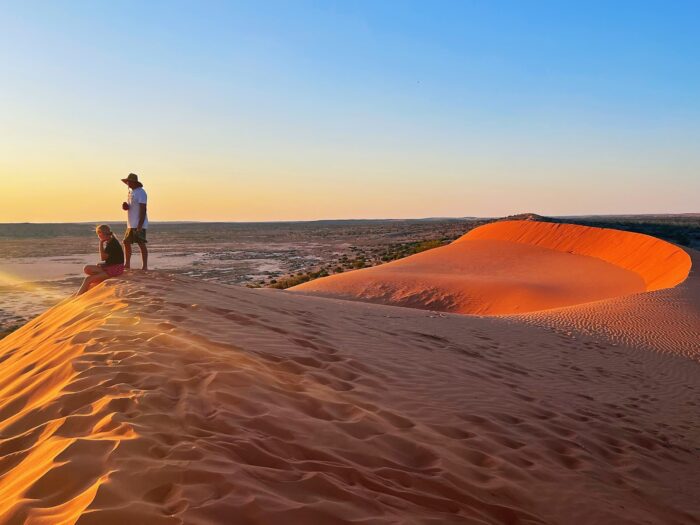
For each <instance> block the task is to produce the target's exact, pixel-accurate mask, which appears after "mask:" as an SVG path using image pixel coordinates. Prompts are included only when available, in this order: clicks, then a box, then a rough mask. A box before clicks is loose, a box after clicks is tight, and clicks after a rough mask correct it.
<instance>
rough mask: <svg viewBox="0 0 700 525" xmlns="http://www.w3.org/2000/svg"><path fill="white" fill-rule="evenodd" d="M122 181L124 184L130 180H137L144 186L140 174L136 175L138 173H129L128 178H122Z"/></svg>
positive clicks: (140, 185) (136, 181) (140, 186)
mask: <svg viewBox="0 0 700 525" xmlns="http://www.w3.org/2000/svg"><path fill="white" fill-rule="evenodd" d="M122 182H123V183H124V184H128V183H129V182H135V183H136V184H138V185H139V188H142V187H143V184H141V183H140V182H139V176H138V175H136V173H129V176H128V177H127V178H126V179H122Z"/></svg>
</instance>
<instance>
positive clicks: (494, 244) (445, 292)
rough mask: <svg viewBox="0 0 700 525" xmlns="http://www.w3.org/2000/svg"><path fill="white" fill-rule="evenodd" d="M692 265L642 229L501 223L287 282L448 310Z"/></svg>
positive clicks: (503, 303)
mask: <svg viewBox="0 0 700 525" xmlns="http://www.w3.org/2000/svg"><path fill="white" fill-rule="evenodd" d="M690 266H691V264H690V258H689V256H688V254H687V253H686V252H684V251H683V250H682V249H680V248H678V247H676V246H674V245H672V244H669V243H667V242H664V241H662V240H659V239H655V238H653V237H649V236H647V235H640V234H636V233H629V232H623V231H618V230H610V229H603V228H589V227H585V226H577V225H572V224H555V223H546V222H533V221H502V222H496V223H491V224H487V225H485V226H481V227H479V228H476V229H474V230H472V231H470V232H469V233H467V234H465V235H463V236H462V237H460V238H459V239H457V240H456V241H455V242H453V243H452V244H450V245H448V246H444V247H442V248H437V249H434V250H430V251H427V252H423V253H420V254H417V255H414V256H411V257H407V258H405V259H401V260H398V261H394V262H391V263H388V264H383V265H381V266H376V267H373V268H367V269H363V270H357V271H352V272H347V273H343V274H337V275H333V276H330V277H326V278H324V279H317V280H314V281H311V282H308V283H304V284H301V285H299V286H295V287H293V288H291V290H292V291H295V292H302V293H312V294H314V295H321V296H326V297H337V298H342V299H352V300H363V301H369V302H375V303H380V304H393V305H397V306H408V307H414V308H426V309H434V310H440V311H445V312H456V313H465V314H488V315H495V314H512V313H522V312H531V311H538V310H545V309H550V308H558V307H563V306H569V305H576V304H582V303H588V302H592V301H598V300H601V299H609V298H612V297H622V296H627V295H630V294H633V293H637V292H642V291H652V290H659V289H663V288H668V287H672V286H675V285H677V284H678V283H680V282H682V281H683V280H684V279H685V278H686V276H687V275H688V271H689V270H690Z"/></svg>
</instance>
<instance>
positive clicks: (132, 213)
mask: <svg viewBox="0 0 700 525" xmlns="http://www.w3.org/2000/svg"><path fill="white" fill-rule="evenodd" d="M147 200H148V195H146V191H145V190H144V189H143V188H135V189H131V188H129V196H128V197H127V201H126V202H128V203H129V211H128V212H127V216H126V226H127V228H138V227H139V219H140V218H141V206H139V204H146V201H147ZM146 228H148V212H146V217H144V219H143V229H144V230H145V229H146Z"/></svg>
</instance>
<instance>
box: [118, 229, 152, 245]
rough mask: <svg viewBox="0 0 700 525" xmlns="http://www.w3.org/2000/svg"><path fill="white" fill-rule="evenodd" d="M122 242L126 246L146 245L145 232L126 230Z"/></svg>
mask: <svg viewBox="0 0 700 525" xmlns="http://www.w3.org/2000/svg"><path fill="white" fill-rule="evenodd" d="M124 242H125V243H126V244H133V243H146V242H148V241H147V240H146V230H141V232H139V231H137V230H136V228H127V229H126V233H125V234H124Z"/></svg>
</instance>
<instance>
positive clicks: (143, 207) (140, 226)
mask: <svg viewBox="0 0 700 525" xmlns="http://www.w3.org/2000/svg"><path fill="white" fill-rule="evenodd" d="M145 220H146V205H145V204H139V224H138V227H137V228H136V229H137V230H141V229H143V221H145Z"/></svg>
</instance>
